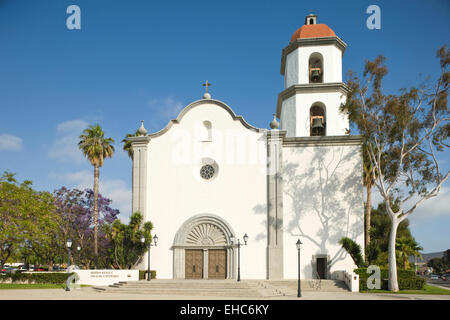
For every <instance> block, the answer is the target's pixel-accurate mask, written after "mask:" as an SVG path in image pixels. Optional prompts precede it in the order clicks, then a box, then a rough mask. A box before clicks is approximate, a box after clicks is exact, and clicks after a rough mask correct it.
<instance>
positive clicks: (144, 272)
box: [139, 270, 156, 280]
mask: <svg viewBox="0 0 450 320" xmlns="http://www.w3.org/2000/svg"><path fill="white" fill-rule="evenodd" d="M146 273H147V270H139V280H145V279H146V276H145V274H146ZM150 274H151V275H152V279H156V271H155V270H150Z"/></svg>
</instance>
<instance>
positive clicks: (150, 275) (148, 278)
mask: <svg viewBox="0 0 450 320" xmlns="http://www.w3.org/2000/svg"><path fill="white" fill-rule="evenodd" d="M141 242H142V243H145V238H144V236H142V238H141ZM153 242H154V243H155V244H154V245H153V244H152V242H151V241H150V242H149V243H148V262H147V281H151V279H152V274H151V272H150V249H151V247H152V246H156V245H157V243H158V236H157V235H156V234H155V236H154V237H153Z"/></svg>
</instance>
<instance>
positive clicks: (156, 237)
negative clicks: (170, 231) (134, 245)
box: [153, 234, 158, 246]
mask: <svg viewBox="0 0 450 320" xmlns="http://www.w3.org/2000/svg"><path fill="white" fill-rule="evenodd" d="M153 242H154V243H155V246H156V245H157V244H158V236H157V235H156V234H155V236H154V237H153Z"/></svg>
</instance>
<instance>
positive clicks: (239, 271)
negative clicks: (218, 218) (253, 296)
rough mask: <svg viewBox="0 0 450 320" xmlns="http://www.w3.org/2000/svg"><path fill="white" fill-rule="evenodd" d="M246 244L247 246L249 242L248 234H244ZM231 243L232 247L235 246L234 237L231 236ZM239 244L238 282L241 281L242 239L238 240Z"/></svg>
mask: <svg viewBox="0 0 450 320" xmlns="http://www.w3.org/2000/svg"><path fill="white" fill-rule="evenodd" d="M243 239H244V244H245V245H247V240H248V236H247V234H244V237H243ZM230 241H231V245H233V243H234V236H233V235H231V237H230ZM237 241H238V243H237V248H238V276H237V281H241V241H240V239H237Z"/></svg>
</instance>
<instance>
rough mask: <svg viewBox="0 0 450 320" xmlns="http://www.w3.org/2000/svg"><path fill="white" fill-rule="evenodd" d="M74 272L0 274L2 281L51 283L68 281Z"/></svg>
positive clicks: (0, 280)
mask: <svg viewBox="0 0 450 320" xmlns="http://www.w3.org/2000/svg"><path fill="white" fill-rule="evenodd" d="M72 274H73V273H70V274H68V273H65V272H64V273H62V272H45V273H22V272H16V273H12V274H2V275H0V282H9V281H11V282H27V283H51V284H61V283H65V282H66V281H67V278H68V277H69V276H70V275H72Z"/></svg>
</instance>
